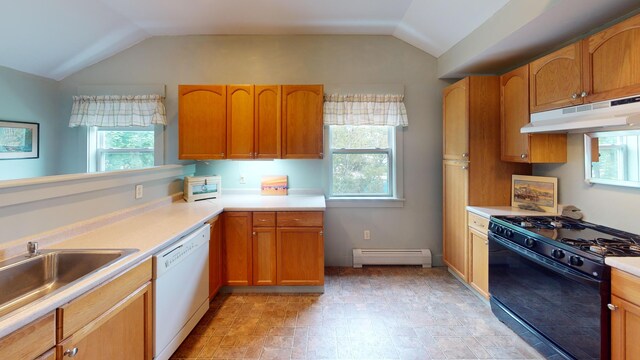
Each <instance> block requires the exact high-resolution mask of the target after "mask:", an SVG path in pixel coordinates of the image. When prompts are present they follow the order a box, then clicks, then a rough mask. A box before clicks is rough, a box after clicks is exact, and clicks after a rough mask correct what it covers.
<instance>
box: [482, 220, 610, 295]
mask: <svg viewBox="0 0 640 360" xmlns="http://www.w3.org/2000/svg"><path fill="white" fill-rule="evenodd" d="M489 240H493V241H495V242H497V243H498V244H500V245H502V246H504V247H506V248H508V249H509V250H511V251H513V252H515V253H516V254H518V255H520V256H522V257H524V258H526V259H528V260H531V261H533V262H535V263H536V264H538V265H540V266H542V267H544V268H546V269H549V270H551V271H553V272H555V273H558V274H560V275H562V276H565V277H567V278H570V279H572V280H575V281H577V282H579V283H582V284H586V285H592V284H594V283H595V284H600V283H602V282H603V280H599V279H596V278H591V277H588V276H586V275H583V274H581V273H579V272H577V271H575V270H573V269H571V268H569V267H564V266H561V265H558V264H557V263H555V262H553V261H552V260H547V259H546V258H544V257H543V256H541V255H539V254H537V253H535V252H533V251H531V250H529V249H525V248H523V247H522V246H520V245H518V244H514V243H512V242H510V241H507V240H504V239H502V238H501V237H499V236H498V235H495V234H494V233H492V232H489Z"/></svg>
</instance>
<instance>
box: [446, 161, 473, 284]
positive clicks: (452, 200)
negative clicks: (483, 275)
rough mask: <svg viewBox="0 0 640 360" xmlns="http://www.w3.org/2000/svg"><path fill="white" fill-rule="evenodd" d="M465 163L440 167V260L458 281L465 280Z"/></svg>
mask: <svg viewBox="0 0 640 360" xmlns="http://www.w3.org/2000/svg"><path fill="white" fill-rule="evenodd" d="M468 167H469V164H468V163H466V162H458V161H452V160H445V161H444V164H443V177H444V182H443V188H444V189H443V194H444V196H443V259H444V262H445V263H446V264H447V265H448V266H449V268H450V269H451V270H452V271H454V272H455V273H456V274H457V275H458V276H459V277H460V278H462V279H463V280H465V281H467V280H468V270H467V263H468V247H467V230H466V229H467V226H466V223H467V216H466V215H467V210H466V207H467V204H468V195H467V194H468V188H469V186H468V183H469V180H468V177H469V173H468Z"/></svg>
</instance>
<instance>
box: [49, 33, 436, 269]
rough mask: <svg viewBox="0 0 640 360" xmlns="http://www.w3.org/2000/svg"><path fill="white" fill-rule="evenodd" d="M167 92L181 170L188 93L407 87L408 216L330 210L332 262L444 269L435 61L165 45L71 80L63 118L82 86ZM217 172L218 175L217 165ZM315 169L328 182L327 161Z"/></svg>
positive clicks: (319, 41) (356, 39) (362, 47)
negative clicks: (384, 255) (400, 262)
mask: <svg viewBox="0 0 640 360" xmlns="http://www.w3.org/2000/svg"><path fill="white" fill-rule="evenodd" d="M157 83H164V84H166V85H167V99H166V106H167V115H168V120H169V125H168V127H167V131H166V138H167V144H166V146H165V148H166V158H167V160H168V163H177V162H178V160H177V147H178V143H177V111H178V106H177V105H178V104H177V86H178V84H232V83H253V84H298V83H300V84H305V83H307V84H310V83H320V84H342V83H348V84H362V85H365V87H366V85H367V84H402V85H404V89H405V96H406V106H407V112H408V115H409V124H410V125H409V128H408V129H406V130H404V154H405V155H404V161H405V166H404V169H405V172H404V192H405V197H406V199H407V201H406V203H405V206H404V208H400V209H395V208H394V209H388V208H357V209H337V208H330V209H328V211H327V215H326V223H327V232H326V237H325V239H326V259H327V264H328V265H347V266H348V265H351V248H353V247H379V248H430V249H431V250H432V252H433V253H434V254H435V255H436V259H434V261H435V262H436V263H438V262H439V258H440V256H441V253H442V249H441V248H442V247H441V232H442V230H441V223H442V217H441V187H442V186H441V183H442V181H441V162H440V160H441V153H442V152H441V147H442V140H441V130H442V125H441V100H440V91H441V89H442V87H444V86H445V85H446V84H445V83H444V82H442V81H440V80H438V79H437V77H436V59H435V58H433V57H432V56H430V55H427V54H426V53H424V52H422V51H421V50H418V49H416V48H414V47H412V46H410V45H408V44H406V43H404V42H402V41H400V40H397V39H395V38H393V37H391V36H183V37H180V36H177V37H155V38H151V39H148V40H146V41H143V42H142V43H140V44H138V45H136V46H133V47H132V48H130V49H128V50H125V51H123V52H121V53H119V54H117V55H115V56H113V57H111V58H109V59H107V60H105V61H102V62H100V63H98V64H96V65H93V66H91V67H89V68H87V69H84V70H82V71H80V72H78V73H76V74H74V75H72V76H69V77H68V78H66V79H65V80H63V81H62V82H61V90H62V94H63V99H65V100H64V101H63V104H62V106H63V111H62V112H63V115H64V116H62V118H65V117H67V115H68V112H69V111H70V108H71V102H70V101H71V100H70V96H71V95H73V94H74V93H75V91H76V88H77V87H78V86H82V85H90V84H102V85H108V84H157ZM65 107H66V108H65ZM67 133H68V134H69V137H68V139H67V140H66V142H67V143H69V144H74V142H77V145H76V148H73V147H72V148H71V149H70V150H68V152H67V156H68V158H73V157H74V156H77V154H78V153H79V152H80V151H82V150H83V146H84V144H83V143H82V142H81V141H80V142H78V140H77V139H78V136H79V135H78V134H74V133H73V130H71V131H68V132H67ZM210 164H211V165H210V166H211V167H212V171H215V169H216V162H210ZM244 167H250V165H246V166H244ZM305 167H307V168H311V170H313V171H316V172H317V173H318V174H320V176H323V174H324V171H323V170H322V162H321V161H315V162H313V161H312V163H306V164H305ZM289 175H290V176H291V175H293V176H296V174H289ZM294 180H295V179H294ZM232 181H233V179H226V180H225V179H223V184H224V183H226V184H227V187H228V186H230V185H229V184H230V183H231V182H232ZM294 182H295V181H292V183H294ZM223 186H224V185H223ZM231 187H233V186H231ZM302 187H304V186H302ZM364 229H369V230H370V231H371V237H372V240H370V241H366V242H365V241H364V240H361V239H362V231H363V230H364Z"/></svg>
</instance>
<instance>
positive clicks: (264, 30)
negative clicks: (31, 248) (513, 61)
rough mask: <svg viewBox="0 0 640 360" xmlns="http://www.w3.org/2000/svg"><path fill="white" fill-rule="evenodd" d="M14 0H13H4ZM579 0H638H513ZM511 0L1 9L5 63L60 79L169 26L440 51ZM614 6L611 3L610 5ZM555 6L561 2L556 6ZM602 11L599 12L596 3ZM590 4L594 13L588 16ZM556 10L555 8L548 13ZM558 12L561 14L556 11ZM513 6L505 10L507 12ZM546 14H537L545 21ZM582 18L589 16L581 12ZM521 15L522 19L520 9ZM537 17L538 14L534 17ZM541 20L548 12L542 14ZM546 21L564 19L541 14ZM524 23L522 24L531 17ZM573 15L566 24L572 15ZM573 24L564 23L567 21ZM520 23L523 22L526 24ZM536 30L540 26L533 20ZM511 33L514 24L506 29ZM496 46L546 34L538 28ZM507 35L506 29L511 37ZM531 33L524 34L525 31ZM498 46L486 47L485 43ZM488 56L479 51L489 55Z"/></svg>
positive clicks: (588, 21)
mask: <svg viewBox="0 0 640 360" xmlns="http://www.w3.org/2000/svg"><path fill="white" fill-rule="evenodd" d="M3 1H4V2H7V3H8V0H3ZM513 1H521V2H527V1H537V2H540V1H543V2H546V3H549V9H551V8H553V6H551V5H554V4H555V3H565V7H566V4H569V6H574V5H575V11H570V12H569V13H567V14H565V15H564V17H563V18H561V19H560V21H562V22H566V23H569V24H572V27H571V29H572V30H573V31H578V30H576V29H580V30H583V29H585V28H588V26H592V25H593V22H594V21H596V20H602V18H606V19H607V20H610V19H611V17H614V16H615V17H617V16H620V15H621V14H622V13H624V12H625V11H628V10H629V9H630V8H632V7H633V6H636V7H637V6H638V4H637V0H607V1H602V0H511V2H513ZM509 2H510V0H322V1H318V0H269V1H264V0H263V1H261V0H56V1H47V0H21V1H12V2H11V4H4V5H3V6H2V11H1V12H0V33H2V34H3V36H2V37H1V38H0V49H1V51H0V66H5V67H9V68H12V69H16V70H20V71H24V72H27V73H31V74H36V75H40V76H44V77H47V78H52V79H56V80H60V79H63V78H64V77H66V76H68V75H70V74H72V73H74V72H76V71H78V70H80V69H83V68H85V67H87V66H89V65H91V64H94V63H96V62H99V61H100V60H103V59H105V58H108V57H110V56H112V55H114V54H116V53H118V52H120V51H122V50H124V49H126V48H128V47H131V46H133V45H135V44H137V43H138V42H140V41H142V40H144V39H146V38H149V37H152V36H162V35H192V34H366V35H392V36H395V37H396V38H398V39H401V40H403V41H405V42H407V43H409V44H411V45H413V46H415V47H417V48H419V49H421V50H423V51H425V52H427V53H429V54H431V55H433V56H434V57H440V56H441V55H442V54H444V53H445V52H447V51H448V50H450V49H451V48H452V47H453V46H454V45H456V44H457V43H459V42H460V41H461V40H463V39H465V38H466V37H468V36H469V34H471V33H472V32H473V31H474V30H476V29H478V28H479V27H480V26H482V25H483V24H485V23H486V22H487V21H488V20H490V19H491V18H492V17H494V18H495V16H496V14H498V13H499V11H500V10H501V9H503V8H504V7H505V5H507V4H508V3H509ZM602 8H604V10H607V11H604V13H603V9H602ZM556 10H557V8H556ZM590 11H597V12H598V13H597V14H593V13H590ZM589 14H591V15H590V16H588V15H589ZM543 15H544V16H547V17H548V18H552V15H553V12H552V11H549V12H545V11H543V12H541V15H540V16H543ZM556 15H557V14H556ZM504 16H507V15H504ZM540 16H537V17H536V19H537V20H538V21H539V20H540ZM581 19H583V21H582V22H581V21H580V20H581ZM513 21H518V19H513ZM527 22H528V23H530V22H532V21H531V19H529V20H527ZM539 22H540V21H539ZM541 24H543V25H541V26H545V27H546V29H544V28H541V29H540V30H541V31H543V30H545V31H548V30H549V26H551V28H553V26H556V27H560V28H561V27H562V25H563V23H561V24H548V21H547V22H544V21H543V22H541ZM524 25H526V24H523V26H524ZM564 25H566V24H564ZM565 27H566V26H565ZM518 28H520V27H518ZM530 30H532V29H530ZM533 30H535V29H533ZM507 35H509V34H507ZM507 35H503V36H502V37H501V39H497V40H500V41H498V43H496V44H493V45H492V46H494V47H495V46H498V47H497V48H496V49H500V46H503V47H504V44H505V42H504V41H505V39H506V40H509V42H507V43H513V44H514V45H512V47H513V46H518V45H520V46H521V45H523V43H522V42H523V41H524V44H525V45H526V43H527V41H528V42H535V41H538V42H539V41H540V39H539V38H538V36H537V35H536V33H535V31H534V32H531V31H527V34H520V35H519V37H516V38H514V37H510V36H507ZM503 38H504V39H503ZM522 39H524V40H522ZM487 50H491V49H484V51H485V52H486V51H487ZM482 60H483V59H482V58H480V59H479V61H480V62H481V61H482Z"/></svg>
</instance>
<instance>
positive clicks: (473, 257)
mask: <svg viewBox="0 0 640 360" xmlns="http://www.w3.org/2000/svg"><path fill="white" fill-rule="evenodd" d="M469 246H470V251H469V255H470V257H469V284H470V285H471V286H472V287H473V288H474V289H476V290H478V292H480V294H482V296H484V297H485V298H487V299H488V298H489V240H488V238H487V235H485V234H483V233H481V232H479V231H477V230H474V229H469Z"/></svg>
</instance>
